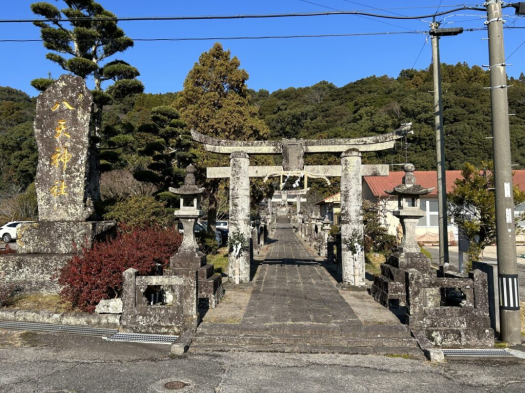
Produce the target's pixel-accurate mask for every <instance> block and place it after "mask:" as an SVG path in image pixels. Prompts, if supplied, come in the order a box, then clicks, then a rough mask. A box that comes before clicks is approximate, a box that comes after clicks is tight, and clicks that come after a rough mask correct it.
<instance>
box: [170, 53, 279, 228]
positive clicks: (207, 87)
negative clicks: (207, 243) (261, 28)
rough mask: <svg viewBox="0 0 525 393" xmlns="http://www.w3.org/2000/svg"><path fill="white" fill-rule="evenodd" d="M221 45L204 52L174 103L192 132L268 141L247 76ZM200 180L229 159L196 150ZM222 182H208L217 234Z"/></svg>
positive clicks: (211, 219)
mask: <svg viewBox="0 0 525 393" xmlns="http://www.w3.org/2000/svg"><path fill="white" fill-rule="evenodd" d="M240 65H241V63H240V61H239V59H237V57H235V56H234V57H233V58H232V57H231V53H230V51H229V50H227V51H225V50H224V49H223V47H222V45H221V44H220V43H215V44H214V45H213V47H212V48H211V49H210V50H209V51H208V52H204V53H203V54H202V55H201V56H200V57H199V61H198V62H197V63H195V65H194V66H193V68H192V69H191V71H190V72H189V73H188V76H187V77H186V80H185V81H184V89H183V91H182V92H180V93H179V94H178V95H177V99H176V101H175V103H174V105H175V107H176V108H177V109H178V110H179V111H180V114H181V118H182V120H184V122H185V123H186V124H187V125H188V127H189V128H190V129H194V130H196V131H198V132H200V133H202V134H204V135H208V136H213V137H216V138H222V139H235V140H244V141H245V140H254V139H267V138H268V136H269V129H268V127H267V126H266V124H265V123H264V122H263V121H262V120H260V119H259V112H258V108H257V107H256V106H255V105H254V104H253V103H252V102H251V98H250V95H249V94H248V87H247V85H246V81H247V80H248V73H247V72H246V71H245V70H243V69H241V68H239V67H240ZM194 153H195V155H196V160H195V162H196V164H197V166H198V169H200V173H201V176H203V174H204V169H205V168H206V167H208V166H221V165H228V164H227V158H226V157H222V156H219V155H217V154H213V153H207V152H205V151H204V150H203V148H202V146H196V147H195V149H194ZM219 184H220V181H219V180H210V179H208V180H206V196H207V198H208V200H209V204H208V230H209V231H210V232H211V233H214V231H215V222H216V217H217V198H216V194H217V191H218V189H219Z"/></svg>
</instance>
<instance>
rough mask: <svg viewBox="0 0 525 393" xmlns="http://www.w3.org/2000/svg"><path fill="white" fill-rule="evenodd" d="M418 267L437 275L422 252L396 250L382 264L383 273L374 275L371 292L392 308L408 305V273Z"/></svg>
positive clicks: (422, 270) (423, 273) (377, 299)
mask: <svg viewBox="0 0 525 393" xmlns="http://www.w3.org/2000/svg"><path fill="white" fill-rule="evenodd" d="M409 269H416V270H418V271H419V272H420V273H421V274H422V275H424V276H431V275H432V274H434V275H435V272H434V271H433V269H432V268H431V266H430V260H429V259H428V258H427V257H426V256H425V255H424V254H422V253H421V252H410V253H406V252H399V251H398V252H395V253H394V254H392V255H391V256H390V257H389V258H388V260H387V261H386V263H384V264H382V265H381V275H379V276H375V277H374V283H373V285H372V288H371V289H370V294H371V295H372V296H373V297H374V299H375V300H376V301H378V302H379V303H381V304H382V305H383V306H385V307H387V308H390V309H398V308H401V307H406V306H407V293H406V273H407V271H408V270H409Z"/></svg>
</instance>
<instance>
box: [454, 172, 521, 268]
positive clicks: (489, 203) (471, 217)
mask: <svg viewBox="0 0 525 393" xmlns="http://www.w3.org/2000/svg"><path fill="white" fill-rule="evenodd" d="M461 174H462V178H461V179H457V180H456V181H455V182H454V189H453V190H452V192H451V193H450V194H448V196H447V197H448V202H449V211H450V213H449V216H450V217H451V218H453V219H454V223H455V224H456V225H457V226H458V228H459V229H460V230H461V231H463V233H464V234H465V235H466V236H467V238H468V239H469V240H470V249H469V251H468V258H469V263H470V262H472V261H473V260H477V259H479V256H480V254H481V251H482V250H483V249H484V248H485V247H486V246H488V245H490V244H494V243H495V242H496V210H495V209H496V201H495V193H494V171H493V163H492V162H487V163H485V162H484V163H482V165H481V167H476V166H474V165H472V164H470V163H468V162H467V163H465V166H464V167H463V171H462V172H461ZM524 200H525V193H524V192H522V191H520V190H519V189H518V187H517V186H514V203H515V204H516V205H518V204H520V203H521V202H523V201H524Z"/></svg>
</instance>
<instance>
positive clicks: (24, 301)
mask: <svg viewBox="0 0 525 393" xmlns="http://www.w3.org/2000/svg"><path fill="white" fill-rule="evenodd" d="M8 308H9V309H11V310H32V311H49V312H67V311H72V310H73V307H72V306H71V303H69V302H65V301H63V300H62V299H60V296H58V295H41V294H29V295H20V296H17V297H16V298H15V299H14V301H13V304H12V305H11V306H9V307H8Z"/></svg>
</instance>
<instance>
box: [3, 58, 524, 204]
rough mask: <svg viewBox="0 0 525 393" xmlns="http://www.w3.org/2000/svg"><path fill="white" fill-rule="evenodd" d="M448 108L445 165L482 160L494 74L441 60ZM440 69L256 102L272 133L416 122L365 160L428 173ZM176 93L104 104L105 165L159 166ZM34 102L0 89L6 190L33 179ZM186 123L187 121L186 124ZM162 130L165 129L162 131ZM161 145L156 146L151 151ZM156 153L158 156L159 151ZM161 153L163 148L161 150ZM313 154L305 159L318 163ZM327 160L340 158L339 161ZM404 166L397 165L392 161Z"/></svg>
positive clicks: (256, 96) (512, 101)
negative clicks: (392, 145) (159, 115)
mask: <svg viewBox="0 0 525 393" xmlns="http://www.w3.org/2000/svg"><path fill="white" fill-rule="evenodd" d="M442 79H443V105H444V111H443V115H444V129H445V143H446V161H447V162H446V164H447V169H461V167H462V165H463V163H464V162H466V161H469V162H471V163H473V164H479V163H480V162H481V161H482V160H485V161H487V160H489V159H490V158H491V154H492V153H491V152H492V141H491V139H489V137H490V136H491V121H490V92H489V90H487V89H485V88H484V87H486V86H489V84H490V81H489V74H488V72H487V71H485V70H483V69H481V68H479V67H477V66H474V67H469V66H467V65H465V64H457V65H443V71H442ZM509 84H510V85H513V87H512V88H510V89H509V90H508V94H509V108H510V113H514V114H515V116H511V117H510V124H511V136H512V140H511V145H512V154H513V157H512V160H513V163H516V164H518V166H517V167H516V168H525V148H524V144H525V110H524V109H525V77H524V76H523V74H522V75H521V77H520V78H519V79H511V80H510V81H509ZM432 89H433V87H432V70H431V69H427V70H413V69H410V70H404V71H402V72H401V73H400V75H399V76H398V77H397V78H390V77H386V76H380V77H376V76H371V77H369V78H365V79H362V80H358V81H355V82H352V83H349V84H348V85H346V86H343V87H341V88H337V87H336V86H334V85H333V84H331V83H329V82H326V81H322V82H319V83H317V84H315V85H313V86H310V87H305V88H288V89H284V90H278V91H275V92H273V93H271V94H270V93H269V92H268V91H266V90H259V91H257V92H256V91H251V92H250V94H251V99H252V102H253V103H255V104H256V105H257V106H258V108H259V112H260V117H261V118H262V119H263V120H264V121H265V122H266V123H267V124H268V126H269V128H270V131H271V138H272V139H280V138H313V139H315V138H319V139H325V138H335V137H350V138H352V137H359V136H371V135H377V134H383V133H386V132H389V131H391V130H393V129H395V128H397V127H398V126H399V125H400V124H401V123H405V122H412V123H413V129H414V135H411V136H409V138H408V144H405V143H398V144H397V146H396V150H395V151H389V152H383V153H380V154H368V155H366V156H365V157H364V161H365V162H378V163H388V164H396V163H402V162H404V161H405V154H406V155H407V157H408V161H410V162H413V163H414V164H415V165H416V167H417V168H418V169H420V170H431V169H434V167H435V137H434V130H433V129H434V114H433V97H432ZM175 98H176V93H166V94H139V95H135V96H131V97H126V98H123V99H120V100H117V99H115V100H114V102H113V105H108V106H106V107H105V108H104V119H103V127H102V140H103V143H102V147H103V149H102V154H101V159H102V165H101V169H102V170H104V171H107V170H111V169H127V170H130V171H131V172H133V173H135V172H136V171H137V170H140V169H141V168H146V167H148V165H149V166H151V165H150V164H151V162H152V160H154V159H155V157H153V156H152V157H150V156H149V155H148V152H149V151H150V150H151V149H148V148H147V147H148V144H149V145H150V146H151V144H154V143H155V142H156V141H159V140H160V139H159V138H161V135H160V134H159V132H160V131H162V130H160V131H159V130H158V129H157V131H155V132H152V129H151V127H152V126H154V122H153V120H152V119H155V117H154V116H153V117H152V113H151V110H152V109H153V108H156V107H160V106H169V105H171V104H172V103H173V102H174V101H175ZM34 107H35V99H34V98H31V97H29V96H27V95H26V94H25V93H23V92H20V91H17V90H14V89H11V88H9V87H2V88H0V167H1V168H2V176H1V178H0V191H1V193H2V194H3V195H5V193H6V192H12V191H13V190H14V189H16V191H18V192H20V191H21V190H23V189H25V187H27V186H28V185H29V184H30V183H31V182H32V181H33V179H34V175H35V170H36V146H35V143H34V139H33V137H32V121H33V117H34ZM181 126H182V124H181ZM157 128H158V127H157ZM151 151H153V150H151ZM152 154H154V153H152ZM156 154H158V153H156ZM319 159H320V158H319V157H315V156H312V157H308V158H307V161H318V160H319ZM322 160H323V161H324V162H327V160H332V161H333V162H338V158H337V157H335V156H334V157H323V158H322ZM394 168H396V167H394Z"/></svg>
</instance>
